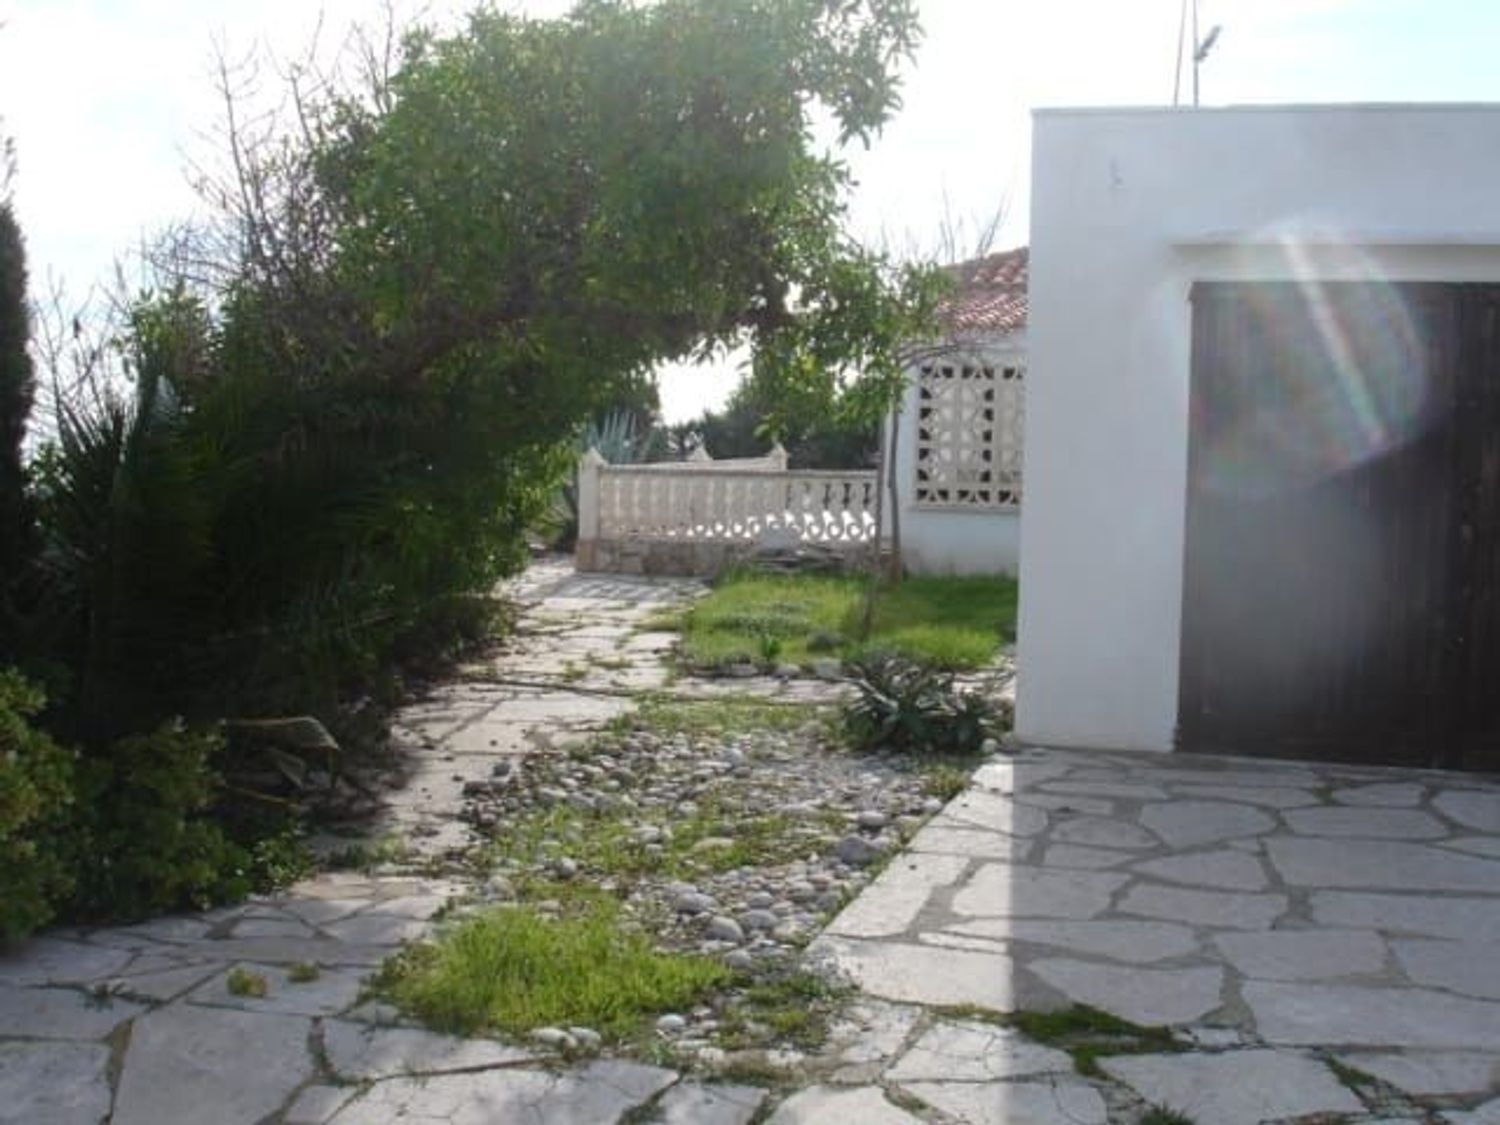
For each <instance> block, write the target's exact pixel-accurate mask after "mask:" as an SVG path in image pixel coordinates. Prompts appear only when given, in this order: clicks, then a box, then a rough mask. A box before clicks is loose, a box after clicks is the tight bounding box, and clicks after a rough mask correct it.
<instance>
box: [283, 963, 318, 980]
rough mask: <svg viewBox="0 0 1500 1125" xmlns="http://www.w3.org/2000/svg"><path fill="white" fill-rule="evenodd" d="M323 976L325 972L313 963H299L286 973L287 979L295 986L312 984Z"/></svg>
mask: <svg viewBox="0 0 1500 1125" xmlns="http://www.w3.org/2000/svg"><path fill="white" fill-rule="evenodd" d="M322 975H323V970H322V969H320V968H318V966H317V965H315V964H313V963H312V962H311V961H298V962H297V963H296V964H295V965H293V966H292V967H291V968H289V969H288V970H287V971H286V979H287V980H289V981H291V982H292V983H293V984H311V983H312V982H313V981H315V980H317V979H318V978H319V977H321V976H322Z"/></svg>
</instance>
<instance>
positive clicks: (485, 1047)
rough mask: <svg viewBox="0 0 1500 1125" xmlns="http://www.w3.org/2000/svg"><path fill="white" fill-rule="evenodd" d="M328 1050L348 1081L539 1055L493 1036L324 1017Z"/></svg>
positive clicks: (334, 1065) (466, 1067)
mask: <svg viewBox="0 0 1500 1125" xmlns="http://www.w3.org/2000/svg"><path fill="white" fill-rule="evenodd" d="M323 1050H324V1053H325V1054H326V1055H327V1058H328V1066H329V1068H330V1069H331V1070H332V1071H333V1072H334V1073H335V1074H337V1075H338V1076H339V1077H340V1078H344V1079H347V1080H349V1081H363V1080H366V1079H376V1078H392V1077H395V1076H397V1075H417V1074H441V1073H444V1072H451V1071H458V1070H482V1069H484V1068H486V1067H496V1066H514V1065H516V1064H518V1063H526V1062H534V1061H536V1060H537V1057H538V1056H537V1055H536V1054H535V1052H532V1051H527V1050H524V1049H522V1048H520V1047H512V1046H508V1045H507V1044H504V1043H498V1042H496V1041H495V1040H493V1039H460V1038H458V1037H457V1036H452V1035H440V1034H438V1033H437V1032H433V1031H422V1030H419V1029H417V1028H407V1027H378V1026H375V1025H372V1024H365V1023H349V1022H346V1021H344V1020H326V1021H324V1023H323Z"/></svg>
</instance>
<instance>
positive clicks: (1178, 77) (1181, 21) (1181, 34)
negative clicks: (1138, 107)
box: [1172, 0, 1188, 106]
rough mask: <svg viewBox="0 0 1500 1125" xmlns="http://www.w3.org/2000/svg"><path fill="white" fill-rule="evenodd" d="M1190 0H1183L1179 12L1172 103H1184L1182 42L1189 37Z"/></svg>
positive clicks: (1177, 104)
mask: <svg viewBox="0 0 1500 1125" xmlns="http://www.w3.org/2000/svg"><path fill="white" fill-rule="evenodd" d="M1187 14H1188V0H1182V7H1181V8H1180V9H1179V10H1178V14H1177V69H1176V70H1174V71H1173V72H1172V105H1173V106H1179V105H1181V104H1182V44H1183V41H1184V40H1185V39H1187Z"/></svg>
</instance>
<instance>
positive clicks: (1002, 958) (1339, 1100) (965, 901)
mask: <svg viewBox="0 0 1500 1125" xmlns="http://www.w3.org/2000/svg"><path fill="white" fill-rule="evenodd" d="M810 953H811V955H813V956H815V957H821V958H822V959H824V960H826V961H828V962H830V963H832V964H834V965H836V966H838V968H839V969H840V970H842V971H843V972H844V973H845V974H846V975H848V976H849V977H850V978H851V979H852V980H854V981H855V982H857V983H858V984H859V986H860V988H861V990H862V991H863V992H864V993H865V994H866V995H867V996H869V997H876V998H881V999H883V1000H884V1001H887V1002H888V1003H889V1005H890V1009H889V1011H891V1012H896V1013H902V1014H901V1015H899V1016H894V1017H893V1016H891V1015H889V1013H888V1014H887V1016H886V1017H885V1018H886V1020H887V1022H889V1020H891V1019H897V1018H899V1019H903V1020H906V1021H907V1023H908V1024H909V1025H910V1026H911V1027H912V1028H914V1029H915V1030H916V1031H917V1032H918V1038H916V1039H912V1038H911V1037H910V1036H909V1035H906V1036H896V1035H892V1036H891V1039H890V1045H889V1046H890V1049H888V1050H882V1051H879V1052H878V1053H879V1058H878V1059H877V1060H870V1061H869V1062H868V1063H867V1069H868V1070H869V1071H871V1072H873V1073H872V1075H871V1076H873V1077H874V1078H875V1081H874V1082H872V1083H870V1084H868V1085H865V1086H862V1087H857V1088H856V1089H854V1090H845V1091H840V1092H836V1093H835V1092H833V1091H829V1090H820V1091H809V1092H807V1093H804V1094H801V1095H798V1096H797V1097H795V1098H793V1099H792V1101H791V1102H789V1103H787V1105H784V1106H783V1107H782V1109H781V1110H780V1111H778V1113H779V1116H778V1117H773V1119H772V1120H786V1121H802V1120H806V1121H812V1120H816V1119H818V1115H819V1114H823V1113H831V1112H833V1110H832V1109H830V1108H828V1107H840V1109H839V1112H844V1109H843V1108H842V1107H845V1106H847V1107H848V1111H850V1112H862V1110H861V1109H860V1108H859V1107H861V1106H869V1107H870V1112H871V1113H873V1114H874V1115H875V1119H876V1120H890V1121H912V1120H934V1118H932V1117H928V1116H925V1115H923V1114H921V1113H917V1114H915V1115H914V1114H913V1113H911V1112H908V1111H907V1110H903V1109H901V1108H900V1106H901V1105H903V1104H906V1105H909V1104H911V1103H910V1099H911V1098H912V1097H915V1098H917V1099H920V1101H922V1102H925V1103H926V1104H927V1105H928V1106H930V1107H935V1108H937V1109H938V1110H941V1111H943V1112H945V1113H947V1114H949V1115H950V1116H951V1117H953V1118H955V1119H958V1120H962V1121H966V1122H973V1123H975V1125H981V1123H982V1125H988V1123H992V1122H993V1123H1000V1122H1023V1121H1024V1122H1054V1121H1055V1122H1105V1121H1117V1120H1118V1121H1133V1120H1136V1116H1135V1111H1137V1110H1139V1108H1140V1107H1141V1106H1142V1105H1144V1104H1147V1103H1150V1104H1160V1105H1165V1106H1167V1107H1169V1108H1172V1109H1175V1110H1177V1111H1179V1112H1181V1113H1184V1114H1187V1115H1188V1116H1189V1117H1191V1118H1192V1119H1193V1120H1194V1121H1196V1122H1198V1123H1199V1125H1238V1123H1244V1125H1259V1123H1261V1122H1270V1121H1276V1122H1280V1121H1288V1120H1292V1119H1297V1120H1302V1119H1303V1118H1304V1117H1306V1116H1307V1115H1312V1114H1323V1115H1326V1116H1320V1117H1318V1118H1317V1119H1316V1120H1317V1121H1318V1122H1331V1121H1338V1122H1346V1121H1347V1122H1353V1121H1369V1122H1374V1121H1381V1122H1387V1123H1389V1122H1395V1121H1422V1122H1426V1121H1444V1122H1500V1099H1496V1098H1495V1095H1496V1094H1497V1092H1500V786H1497V785H1496V784H1494V782H1493V781H1492V780H1486V779H1482V778H1478V777H1473V776H1464V775H1454V774H1441V773H1436V772H1418V771H1398V770H1385V769H1363V768H1355V767H1343V766H1331V765H1330V766H1318V767H1308V766H1303V765H1297V764H1282V763H1277V762H1271V761H1251V760H1246V759H1209V758H1189V757H1184V756H1175V755H1174V756H1170V757H1169V756H1156V755H1132V754H1103V753H1062V752H1051V751H1028V752H1025V753H1023V754H1021V755H1019V756H1018V757H1016V758H1015V759H1013V760H1010V761H1007V762H1003V763H995V764H991V765H988V766H986V767H984V768H983V769H982V770H981V771H980V772H979V773H978V775H977V776H976V777H975V780H974V784H973V786H972V788H971V789H970V790H969V792H968V793H966V794H964V795H962V796H960V797H959V798H957V799H956V800H954V801H953V802H952V803H951V804H950V805H949V806H948V807H947V808H946V809H945V810H944V811H943V812H942V813H941V814H939V815H938V816H937V817H935V818H934V819H933V820H931V821H929V822H928V824H927V826H926V827H924V828H923V829H922V830H921V831H920V832H919V833H918V834H917V835H916V837H915V838H914V839H913V840H912V842H911V844H910V846H909V848H908V850H907V851H906V853H905V854H903V855H902V856H900V857H898V858H897V860H896V861H895V862H893V863H892V864H891V865H890V866H889V867H888V868H887V869H886V870H885V872H883V873H882V875H881V876H880V877H879V878H878V879H877V880H876V881H875V882H874V883H872V884H871V885H870V887H868V888H867V889H866V891H865V892H864V893H863V894H862V895H861V896H860V898H859V899H857V900H856V901H855V902H854V903H853V904H851V905H850V906H849V907H848V908H847V909H845V910H844V911H843V913H842V914H841V915H839V917H838V918H837V919H835V921H834V922H833V923H832V924H831V925H830V926H829V927H828V928H827V929H826V930H825V931H824V933H823V935H822V936H821V937H820V938H819V939H818V940H817V941H816V942H815V943H814V945H813V947H812V949H811V950H810ZM1070 1003H1076V1004H1085V1005H1089V1006H1092V1007H1095V1008H1099V1009H1102V1010H1104V1011H1106V1012H1110V1013H1113V1014H1115V1015H1117V1016H1120V1017H1123V1018H1125V1019H1128V1020H1130V1021H1133V1022H1135V1023H1139V1024H1166V1025H1170V1026H1171V1027H1172V1028H1173V1029H1174V1031H1175V1033H1176V1038H1177V1041H1178V1042H1177V1046H1178V1047H1179V1050H1175V1051H1173V1052H1171V1053H1166V1054H1155V1055H1132V1056H1120V1057H1117V1058H1106V1059H1104V1060H1103V1061H1102V1063H1101V1065H1102V1068H1103V1071H1104V1072H1105V1074H1106V1075H1107V1076H1108V1078H1107V1080H1104V1081H1092V1082H1089V1081H1085V1080H1084V1079H1082V1078H1079V1077H1078V1076H1077V1075H1076V1074H1070V1073H1067V1072H1068V1071H1069V1070H1070V1069H1071V1061H1070V1060H1068V1059H1067V1058H1066V1057H1058V1055H1057V1053H1056V1052H1051V1051H1048V1050H1046V1049H1042V1048H1039V1047H1038V1046H1037V1045H1036V1044H1031V1043H1027V1042H1026V1041H1025V1040H1024V1039H1022V1038H1020V1037H1019V1036H1018V1035H1016V1034H1015V1033H1014V1032H1010V1031H1008V1030H1005V1029H1002V1028H997V1027H994V1026H992V1025H989V1024H983V1023H974V1022H972V1021H969V1022H964V1021H957V1020H951V1019H943V1018H942V1017H941V1015H940V1013H941V1012H942V1011H943V1010H944V1009H945V1008H947V1007H950V1006H954V1005H966V1004H974V1005H979V1006H981V1007H984V1008H989V1009H993V1010H996V1011H1001V1012H1013V1011H1017V1010H1036V1009H1053V1008H1058V1007H1062V1006H1066V1005H1068V1004H1070ZM934 1013H939V1014H938V1015H937V1016H936V1017H935V1016H934ZM1341 1068H1356V1069H1357V1070H1358V1071H1359V1072H1363V1074H1364V1075H1366V1076H1369V1077H1370V1078H1372V1079H1374V1081H1372V1082H1366V1083H1364V1084H1361V1081H1351V1078H1353V1075H1352V1074H1351V1072H1350V1071H1349V1070H1347V1069H1341ZM867 1081H868V1077H867ZM799 1099H805V1100H806V1101H805V1104H807V1105H809V1106H812V1107H814V1108H812V1109H810V1110H809V1111H808V1112H807V1114H806V1115H804V1116H800V1117H799V1116H786V1114H787V1111H788V1106H792V1105H797V1104H803V1102H802V1101H800V1100H799ZM860 1099H863V1100H860ZM1470 1110H1471V1111H1472V1112H1468V1111H1470Z"/></svg>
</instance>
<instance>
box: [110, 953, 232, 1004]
mask: <svg viewBox="0 0 1500 1125" xmlns="http://www.w3.org/2000/svg"><path fill="white" fill-rule="evenodd" d="M133 967H134V966H132V968H133ZM225 967H226V966H224V965H221V964H219V963H217V962H214V961H205V962H203V963H202V964H199V965H183V966H181V967H179V968H171V969H156V970H154V971H152V972H146V973H132V974H131V975H130V976H127V977H120V978H118V979H117V980H112V981H111V982H110V985H111V988H112V990H113V991H116V992H118V993H119V994H120V995H122V996H129V997H132V998H134V999H137V1000H150V1001H155V1002H157V1003H165V1002H166V1001H168V1000H175V999H177V997H179V996H181V995H182V994H183V993H184V992H187V991H189V990H190V989H193V988H196V987H197V986H198V985H200V984H202V983H203V982H204V981H205V980H207V979H208V978H209V977H211V976H213V975H214V974H216V973H221V972H223V971H224V969H225Z"/></svg>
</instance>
